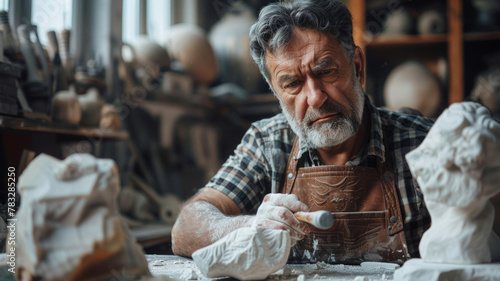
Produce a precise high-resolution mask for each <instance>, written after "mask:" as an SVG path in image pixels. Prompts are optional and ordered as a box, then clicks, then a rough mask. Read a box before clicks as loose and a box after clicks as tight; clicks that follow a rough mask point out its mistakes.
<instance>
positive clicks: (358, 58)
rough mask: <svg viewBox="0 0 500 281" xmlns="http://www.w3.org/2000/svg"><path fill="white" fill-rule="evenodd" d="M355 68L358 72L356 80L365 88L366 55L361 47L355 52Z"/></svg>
mask: <svg viewBox="0 0 500 281" xmlns="http://www.w3.org/2000/svg"><path fill="white" fill-rule="evenodd" d="M354 68H355V71H356V78H358V81H359V83H360V84H361V85H362V86H363V85H364V83H365V55H364V54H363V51H362V50H361V48H360V47H359V46H356V49H355V50H354Z"/></svg>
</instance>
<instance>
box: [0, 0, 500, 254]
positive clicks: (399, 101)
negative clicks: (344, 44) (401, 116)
mask: <svg viewBox="0 0 500 281" xmlns="http://www.w3.org/2000/svg"><path fill="white" fill-rule="evenodd" d="M270 2H273V1H270V0H246V1H237V0H10V1H9V0H0V10H1V12H0V32H1V34H0V42H1V43H0V50H1V51H0V144H1V145H0V171H2V172H1V173H0V174H1V175H0V180H1V181H2V186H7V176H6V174H7V172H6V171H7V169H8V167H15V169H16V172H17V174H16V175H17V177H18V176H19V175H20V174H21V173H22V171H23V169H24V168H25V167H26V166H27V165H28V164H29V162H30V161H31V160H32V159H33V158H34V157H35V156H37V155H39V154H40V153H47V154H49V155H52V156H55V157H57V158H59V159H63V158H65V157H67V156H68V155H71V154H73V153H90V154H92V155H95V156H97V157H101V158H111V159H113V160H115V161H116V163H117V165H118V167H119V172H120V177H121V187H122V189H121V193H120V195H119V197H118V204H119V207H120V211H121V212H122V214H123V217H124V219H126V221H127V223H128V225H129V226H130V228H131V229H132V232H133V234H134V235H135V236H136V238H137V239H138V241H139V242H140V243H141V245H142V246H143V248H144V250H145V251H146V253H158V254H168V253H171V250H170V244H169V243H170V230H171V227H172V225H173V223H174V222H175V219H176V215H177V213H178V209H179V206H180V205H181V203H182V202H183V201H184V200H186V199H187V198H189V197H190V196H191V195H193V194H194V193H195V192H196V191H197V190H198V189H199V188H201V187H203V186H204V184H205V183H206V182H207V181H208V180H209V179H210V177H211V176H212V175H213V174H214V173H215V172H216V171H217V169H218V168H219V167H220V165H221V164H222V163H223V162H224V161H225V159H226V158H227V157H228V156H229V155H230V154H231V153H232V151H233V149H234V148H235V147H236V145H237V144H238V143H239V142H240V139H241V137H242V135H243V133H244V132H245V131H246V130H247V128H248V127H249V125H250V123H251V122H253V121H256V120H258V119H261V118H265V117H270V116H273V115H274V114H276V113H279V112H280V108H279V104H278V101H277V100H276V98H275V97H274V96H273V94H272V93H271V91H270V90H269V88H268V86H267V85H266V83H265V81H264V80H263V79H262V77H261V75H260V73H259V71H258V68H257V66H256V65H255V64H254V62H253V61H252V59H251V57H250V54H249V44H248V43H249V37H248V32H249V28H250V26H251V25H252V24H253V22H254V21H255V20H256V17H257V15H258V12H259V10H260V9H261V8H262V7H263V6H264V5H266V4H268V3H270ZM342 2H344V3H345V4H346V5H347V6H348V7H349V9H350V10H351V13H352V16H353V23H354V39H355V42H356V44H357V45H359V46H360V47H361V48H362V49H363V51H364V53H365V55H366V65H367V68H366V75H367V80H366V84H365V85H364V87H365V89H366V92H367V94H368V96H369V97H370V98H371V100H372V101H373V102H374V103H375V104H376V105H377V106H381V107H385V108H387V109H390V110H400V108H403V107H408V108H413V109H416V110H418V111H420V112H421V113H422V114H423V115H425V116H428V117H430V118H436V117H437V116H439V114H440V113H441V112H442V111H443V110H444V109H445V108H446V107H447V106H448V105H449V104H451V103H454V102H460V101H464V100H475V101H478V102H481V103H483V104H484V105H486V106H487V107H488V108H489V109H490V110H491V111H492V112H493V114H494V115H495V117H496V118H497V119H500V1H497V0H440V1H435V0H432V1H431V0H419V1H416V0H413V1H412V0H344V1H342ZM3 171H5V172H3ZM6 194H7V191H6V189H4V188H1V189H0V216H1V217H2V219H3V220H0V240H3V239H4V238H5V231H4V229H5V223H4V221H5V220H6V208H7V204H6V203H7V196H6ZM18 199H19V198H18ZM19 200H21V201H22V198H21V199H19ZM2 235H3V236H2ZM4 244H5V243H3V242H1V241H0V250H1V251H2V252H3V251H4V249H3V247H4Z"/></svg>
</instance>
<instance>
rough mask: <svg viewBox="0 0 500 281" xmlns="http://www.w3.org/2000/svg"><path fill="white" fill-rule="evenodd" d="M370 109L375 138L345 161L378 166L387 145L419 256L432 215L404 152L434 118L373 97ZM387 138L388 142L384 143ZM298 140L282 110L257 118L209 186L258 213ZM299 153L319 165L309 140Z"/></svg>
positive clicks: (409, 238)
mask: <svg viewBox="0 0 500 281" xmlns="http://www.w3.org/2000/svg"><path fill="white" fill-rule="evenodd" d="M365 110H369V112H370V114H371V133H370V139H369V141H368V143H367V145H366V146H365V147H364V148H363V149H362V151H361V152H360V153H359V154H358V155H357V156H356V157H354V158H353V159H351V160H350V161H349V162H347V163H346V165H362V166H370V167H375V165H376V160H377V158H379V159H380V160H382V161H385V155H386V153H385V152H386V149H388V151H389V153H388V154H387V155H390V157H391V160H392V166H393V170H394V181H395V185H396V188H397V190H398V196H399V202H400V206H401V212H402V216H403V219H404V231H405V237H406V242H407V246H408V252H409V254H410V257H419V253H418V245H419V242H420V239H421V237H422V234H423V233H424V231H425V230H427V229H428V228H429V226H430V216H429V214H428V211H427V209H426V207H425V204H424V201H423V195H422V192H421V190H420V188H419V186H418V184H417V182H416V180H414V179H413V177H412V175H411V172H410V169H409V167H408V164H407V162H406V159H405V157H404V156H405V155H406V154H407V153H408V152H410V151H411V150H413V149H414V148H416V147H417V146H418V145H419V144H420V143H421V142H422V141H423V140H424V138H425V136H426V134H427V132H428V131H429V129H430V128H431V126H432V124H433V122H432V121H431V120H430V119H427V118H424V117H419V116H413V115H406V114H400V113H397V112H392V111H387V110H383V109H380V108H376V107H375V106H374V105H373V104H372V103H371V102H370V101H369V100H368V98H366V103H365ZM384 138H385V140H386V142H385V143H387V144H388V147H386V146H385V145H384V141H383V139H384ZM294 140H295V133H294V132H293V131H292V129H291V128H290V126H289V125H288V122H287V120H286V118H285V117H284V115H283V114H282V113H280V114H278V115H276V116H274V117H271V118H268V119H263V120H260V121H257V122H255V123H253V124H252V125H251V127H250V128H249V129H248V131H247V132H246V133H245V135H244V136H243V139H242V142H241V143H240V144H239V145H238V147H237V148H236V150H235V152H234V154H233V155H232V156H230V157H229V158H228V160H227V161H226V162H225V163H224V164H223V166H222V167H221V169H220V170H219V171H218V172H217V174H216V175H215V176H214V177H213V178H212V179H211V180H210V182H209V183H208V184H207V185H206V187H209V188H214V189H216V190H219V191H221V192H223V193H224V194H226V195H227V196H228V197H229V198H231V199H232V200H233V201H234V202H235V203H236V204H237V205H238V206H239V208H240V209H241V212H242V213H243V214H255V213H256V211H257V209H258V207H259V206H260V204H261V202H262V200H263V198H264V196H265V195H266V194H268V193H270V192H279V190H280V189H281V186H282V185H283V182H284V175H285V171H286V166H287V163H288V157H289V156H290V152H291V149H292V145H293V142H294ZM299 157H300V158H302V157H305V159H304V161H301V162H302V163H304V167H310V166H315V165H320V162H319V159H318V157H317V155H316V152H315V151H314V150H311V149H309V148H308V147H307V143H306V142H305V141H301V142H300V146H299Z"/></svg>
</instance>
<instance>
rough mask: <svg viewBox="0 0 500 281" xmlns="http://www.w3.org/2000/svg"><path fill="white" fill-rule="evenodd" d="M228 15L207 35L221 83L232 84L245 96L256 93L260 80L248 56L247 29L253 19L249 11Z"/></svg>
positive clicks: (260, 86) (244, 9) (252, 22)
mask: <svg viewBox="0 0 500 281" xmlns="http://www.w3.org/2000/svg"><path fill="white" fill-rule="evenodd" d="M238 9H239V10H237V11H238V12H228V13H226V14H225V15H224V16H223V17H222V19H221V20H220V21H219V22H217V23H216V24H215V25H214V26H213V27H212V29H211V30H210V33H209V39H210V43H212V46H213V48H214V50H215V53H216V54H217V61H218V64H219V71H220V78H221V81H222V82H228V83H235V84H238V85H239V86H241V87H242V88H243V89H245V90H247V91H249V92H259V91H260V89H261V88H262V85H265V82H264V79H263V78H262V75H261V74H260V71H259V68H258V67H257V65H256V64H255V62H254V61H253V59H252V56H251V55H250V37H249V35H248V34H249V32H250V27H251V26H252V24H254V23H255V21H256V18H255V16H254V15H253V12H252V10H251V9H250V8H248V7H246V6H243V5H242V6H240V7H238Z"/></svg>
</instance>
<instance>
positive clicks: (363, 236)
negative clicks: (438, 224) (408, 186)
mask: <svg viewBox="0 0 500 281" xmlns="http://www.w3.org/2000/svg"><path fill="white" fill-rule="evenodd" d="M298 147H299V144H298V138H297V139H296V140H295V142H294V146H293V149H292V152H291V154H290V159H289V160H288V165H287V171H286V180H285V182H284V184H283V188H282V192H283V193H288V194H296V195H297V196H298V197H299V200H300V201H301V202H303V203H305V204H306V205H307V206H309V207H310V208H311V209H310V211H317V210H327V211H330V212H332V214H333V215H334V224H333V226H332V227H331V228H330V229H327V230H321V229H317V228H315V227H313V226H310V227H311V230H312V231H311V233H310V234H309V235H307V236H306V237H305V238H304V239H303V240H301V241H298V242H297V244H296V245H295V246H294V247H292V251H291V254H290V257H289V262H291V263H294V262H295V263H314V262H318V261H324V262H328V263H344V264H359V263H361V262H363V261H381V262H396V263H399V264H402V263H403V262H404V261H406V260H407V257H408V252H407V249H406V246H405V243H406V242H405V237H404V231H402V230H403V221H402V216H401V210H400V205H399V200H398V195H397V191H396V187H395V185H394V180H393V175H392V172H391V171H392V170H391V165H390V163H388V162H389V161H388V159H390V158H389V157H388V156H386V159H387V161H386V163H378V164H377V168H370V167H361V166H328V165H325V166H317V167H307V168H298V162H299V161H298V160H296V157H295V156H296V155H297V152H298ZM379 162H380V161H379Z"/></svg>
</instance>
